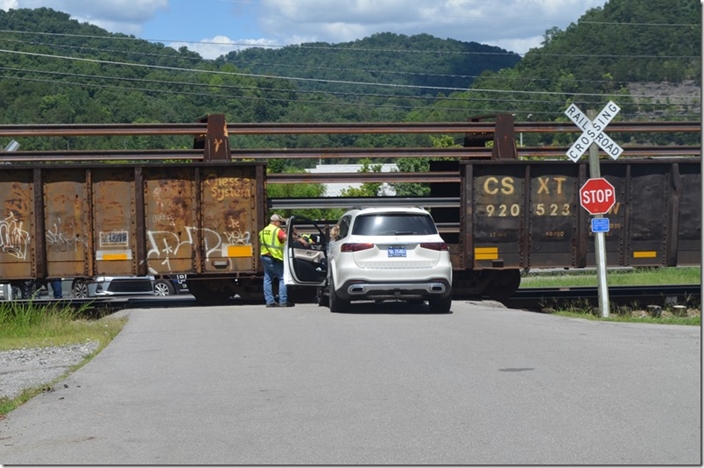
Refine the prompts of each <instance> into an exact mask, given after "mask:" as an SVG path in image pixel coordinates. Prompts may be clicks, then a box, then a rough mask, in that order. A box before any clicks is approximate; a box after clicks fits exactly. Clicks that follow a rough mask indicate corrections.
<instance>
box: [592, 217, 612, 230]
mask: <svg viewBox="0 0 704 468" xmlns="http://www.w3.org/2000/svg"><path fill="white" fill-rule="evenodd" d="M592 232H609V218H592Z"/></svg>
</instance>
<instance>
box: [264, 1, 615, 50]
mask: <svg viewBox="0 0 704 468" xmlns="http://www.w3.org/2000/svg"><path fill="white" fill-rule="evenodd" d="M605 2H606V0H502V1H500V2H499V1H496V0H375V1H372V0H335V7H334V8H330V7H329V5H330V0H295V1H293V0H262V7H263V13H262V15H261V17H260V20H259V24H260V26H261V27H262V29H263V30H264V32H265V34H268V35H270V36H272V37H276V38H278V39H279V40H280V41H281V42H283V43H292V42H293V41H292V40H291V38H292V37H293V36H294V35H295V36H298V37H302V38H306V39H305V40H307V41H324V42H330V43H337V42H345V41H350V40H353V39H359V38H363V37H367V36H371V35H372V34H374V33H379V32H394V33H398V34H407V35H413V34H420V33H427V34H431V35H433V36H436V37H439V38H443V39H444V38H453V39H457V40H461V41H467V42H469V41H474V42H479V43H483V44H492V45H499V46H500V47H504V48H506V49H508V50H513V51H517V52H520V53H523V52H526V51H527V50H528V49H530V48H531V47H536V46H538V45H539V44H540V41H542V34H543V33H544V32H545V31H546V30H548V29H550V28H552V27H555V26H557V27H560V28H562V29H564V27H566V26H567V25H568V24H569V23H571V22H576V21H577V20H578V18H579V17H580V16H581V15H582V14H583V13H584V12H585V11H586V10H588V9H589V8H593V7H597V6H602V5H603V4H604V3H605ZM536 38H538V39H537V41H536Z"/></svg>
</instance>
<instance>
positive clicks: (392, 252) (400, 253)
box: [389, 247, 406, 257]
mask: <svg viewBox="0 0 704 468" xmlns="http://www.w3.org/2000/svg"><path fill="white" fill-rule="evenodd" d="M405 256H406V248H405V247H389V257H405Z"/></svg>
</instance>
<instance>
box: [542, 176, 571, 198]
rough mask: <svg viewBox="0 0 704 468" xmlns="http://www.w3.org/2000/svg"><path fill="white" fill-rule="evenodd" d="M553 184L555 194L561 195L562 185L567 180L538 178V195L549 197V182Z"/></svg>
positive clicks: (563, 178)
mask: <svg viewBox="0 0 704 468" xmlns="http://www.w3.org/2000/svg"><path fill="white" fill-rule="evenodd" d="M551 180H552V181H554V182H555V184H556V185H555V190H556V191H555V193H556V194H558V195H559V194H562V187H563V183H564V182H565V181H566V180H567V177H552V178H551V177H538V182H539V183H540V187H539V188H538V194H541V193H544V194H546V195H550V186H549V185H550V181H551Z"/></svg>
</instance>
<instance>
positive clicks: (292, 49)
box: [220, 33, 520, 100]
mask: <svg viewBox="0 0 704 468" xmlns="http://www.w3.org/2000/svg"><path fill="white" fill-rule="evenodd" d="M220 60H224V61H226V62H230V63H233V64H235V65H237V67H238V68H241V69H243V70H248V71H251V72H252V73H266V74H269V75H278V76H289V77H296V78H306V79H309V80H308V81H301V82H300V83H299V87H300V89H304V90H315V91H324V92H330V93H335V94H340V95H343V94H344V93H349V94H347V98H348V99H352V100H354V99H357V98H358V97H357V95H358V94H359V93H369V90H370V87H369V86H365V85H364V84H365V83H385V84H389V85H401V86H403V85H405V86H406V87H401V88H400V89H399V90H398V91H396V92H397V94H399V95H401V96H404V95H405V96H414V95H435V94H437V91H436V89H437V88H445V89H449V88H462V89H466V88H468V87H470V86H471V84H472V82H473V81H474V78H476V77H477V76H479V75H480V74H481V73H482V72H485V71H487V70H491V71H498V70H501V69H502V68H510V67H513V66H514V65H516V63H518V61H519V60H520V56H519V55H518V54H516V53H513V52H509V51H506V50H504V49H501V48H498V47H493V46H488V45H482V44H478V43H476V42H461V41H456V40H453V39H438V38H436V37H433V36H430V35H428V34H419V35H416V36H405V35H403V34H392V33H380V34H374V35H373V36H371V37H368V38H365V39H361V40H358V41H354V42H347V43H341V44H327V43H307V44H301V45H300V46H298V45H296V46H287V47H284V48H281V49H261V48H251V49H245V50H241V51H237V52H231V53H229V54H227V55H226V56H224V57H222V58H221V59H220ZM326 80H330V82H328V81H326ZM333 81H334V83H333ZM340 81H342V82H340Z"/></svg>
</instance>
